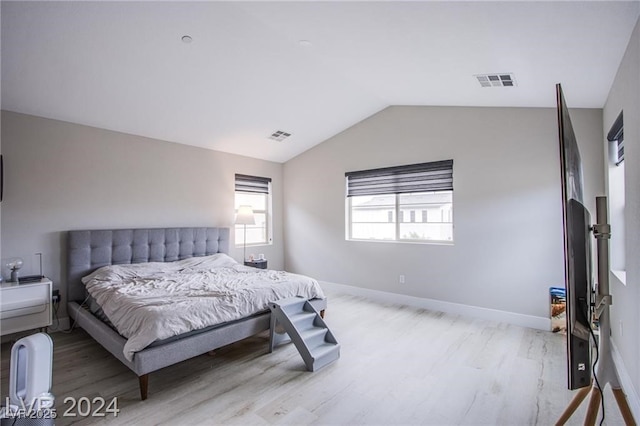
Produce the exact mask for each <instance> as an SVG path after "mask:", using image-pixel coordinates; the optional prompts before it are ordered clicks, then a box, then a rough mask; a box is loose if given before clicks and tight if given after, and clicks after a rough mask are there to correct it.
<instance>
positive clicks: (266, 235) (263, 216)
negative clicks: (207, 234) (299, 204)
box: [235, 174, 272, 247]
mask: <svg viewBox="0 0 640 426" xmlns="http://www.w3.org/2000/svg"><path fill="white" fill-rule="evenodd" d="M240 206H251V208H252V209H253V216H254V218H255V225H246V229H247V236H246V237H247V240H246V241H247V245H263V244H271V242H272V234H271V178H264V177H258V176H248V175H238V174H237V175H236V190H235V212H236V214H237V213H238V208H239V207H240ZM244 230H245V225H236V228H235V234H236V235H235V241H236V246H237V247H241V246H242V245H243V243H244V237H245V236H244Z"/></svg>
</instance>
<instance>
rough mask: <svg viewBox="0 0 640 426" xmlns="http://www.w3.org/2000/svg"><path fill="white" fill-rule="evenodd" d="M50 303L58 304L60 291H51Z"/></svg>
mask: <svg viewBox="0 0 640 426" xmlns="http://www.w3.org/2000/svg"><path fill="white" fill-rule="evenodd" d="M51 301H52V302H53V303H58V302H59V301H60V290H53V291H52V292H51Z"/></svg>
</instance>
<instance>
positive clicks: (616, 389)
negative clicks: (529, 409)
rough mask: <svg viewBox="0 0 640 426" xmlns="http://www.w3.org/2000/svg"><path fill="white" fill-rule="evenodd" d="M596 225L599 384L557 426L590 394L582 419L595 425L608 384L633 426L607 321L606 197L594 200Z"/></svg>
mask: <svg viewBox="0 0 640 426" xmlns="http://www.w3.org/2000/svg"><path fill="white" fill-rule="evenodd" d="M596 222H597V223H596V225H594V226H593V228H592V229H593V235H594V237H595V238H596V243H597V253H598V293H597V296H596V303H597V306H596V315H597V316H598V320H599V322H600V337H599V338H598V356H599V358H598V363H597V366H596V371H595V377H596V378H597V380H598V383H599V384H600V388H598V383H594V382H592V383H591V385H590V386H586V387H584V388H582V389H580V390H579V391H578V393H577V394H576V396H574V397H573V399H572V400H571V402H570V403H569V405H568V406H567V408H566V409H565V410H564V412H563V413H562V416H560V419H558V421H557V422H556V425H558V426H559V425H564V424H565V423H566V422H567V420H569V418H570V417H571V416H572V415H573V413H574V412H575V411H576V409H577V408H578V407H579V406H580V404H581V403H582V401H583V400H584V399H585V398H586V397H587V395H588V394H589V393H591V398H590V399H589V405H588V407H587V415H586V417H585V419H584V424H585V425H595V423H596V419H597V417H598V409H599V408H600V404H601V402H602V394H601V392H600V391H601V390H602V392H604V390H605V388H606V386H607V384H609V385H610V386H611V391H612V392H613V396H614V397H615V399H616V403H617V404H618V409H619V410H620V413H621V414H622V418H623V419H624V422H625V424H626V425H635V424H636V422H635V420H634V419H633V414H632V413H631V409H630V408H629V404H628V403H627V398H626V396H625V394H624V392H623V390H622V386H620V379H619V377H618V372H617V370H616V365H615V364H614V363H613V357H612V356H611V319H610V318H609V306H610V305H611V295H610V293H609V238H611V232H610V227H609V223H608V218H607V197H596Z"/></svg>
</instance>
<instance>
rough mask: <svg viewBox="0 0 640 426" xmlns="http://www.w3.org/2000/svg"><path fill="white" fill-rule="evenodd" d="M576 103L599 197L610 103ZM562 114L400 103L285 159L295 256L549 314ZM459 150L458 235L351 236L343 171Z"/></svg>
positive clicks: (380, 280) (347, 279) (378, 286)
mask: <svg viewBox="0 0 640 426" xmlns="http://www.w3.org/2000/svg"><path fill="white" fill-rule="evenodd" d="M549 91H550V92H551V93H550V96H554V95H553V93H554V88H553V87H550V88H549ZM565 96H566V98H567V102H568V103H569V105H571V93H565ZM571 115H572V120H573V124H574V128H575V131H576V136H577V139H578V142H579V145H580V149H581V153H582V157H583V163H584V165H585V185H586V194H585V195H586V200H587V201H588V202H587V205H588V207H590V208H591V209H593V208H594V207H593V206H594V205H595V202H594V201H593V198H594V196H595V195H601V194H602V193H603V190H604V188H603V182H604V177H603V163H602V162H603V153H602V149H601V147H602V133H603V131H602V111H601V110H599V109H592V110H572V111H571ZM556 123H557V121H556V112H555V110H554V109H540V108H462V107H400V106H398V107H389V108H387V109H385V110H383V111H381V112H380V113H378V114H376V115H374V116H372V117H370V118H368V119H367V120H364V121H362V122H360V123H358V124H357V125H355V126H353V127H352V128H350V129H348V130H346V131H344V132H342V133H341V134H339V135H337V136H335V137H333V138H331V139H329V140H327V141H325V142H324V143H322V144H320V145H318V146H316V147H315V148H313V149H311V150H309V151H307V152H305V153H303V154H301V155H300V156H298V157H296V158H294V159H292V160H290V161H288V162H287V163H285V167H284V181H285V185H284V192H285V225H284V226H285V266H286V268H287V269H288V270H292V271H294V272H299V273H304V274H308V275H311V276H314V277H316V278H318V279H320V280H323V281H328V282H333V283H338V284H348V285H352V286H357V287H362V288H367V289H372V290H380V291H386V292H391V293H398V294H403V295H408V296H415V297H420V298H428V299H435V300H440V301H445V302H453V303H459V304H464V305H472V306H477V307H482V308H490V309H497V310H500V311H509V312H515V313H518V314H522V315H530V316H535V317H544V318H547V317H548V315H549V306H548V303H549V287H550V286H562V285H563V283H564V272H563V271H564V269H563V243H562V211H561V192H560V166H559V148H558V131H557V124H556ZM450 158H452V159H453V160H454V212H453V214H454V226H455V229H454V240H455V243H454V245H453V246H447V245H434V244H429V245H427V244H410V243H400V244H399V243H381V242H356V241H345V198H344V193H345V191H344V186H345V180H344V179H345V177H344V174H345V172H348V171H354V170H363V169H370V168H376V167H384V166H394V165H401V164H412V163H419V162H427V161H436V160H444V159H450ZM594 211H595V210H594ZM399 274H403V275H405V277H406V284H402V285H401V284H398V275H399Z"/></svg>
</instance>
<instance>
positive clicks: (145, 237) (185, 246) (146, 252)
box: [67, 228, 229, 302]
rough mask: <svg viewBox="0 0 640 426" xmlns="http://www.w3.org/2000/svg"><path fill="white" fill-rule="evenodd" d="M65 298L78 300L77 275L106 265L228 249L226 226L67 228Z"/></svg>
mask: <svg viewBox="0 0 640 426" xmlns="http://www.w3.org/2000/svg"><path fill="white" fill-rule="evenodd" d="M68 237H69V238H68V256H67V261H68V269H67V280H68V289H67V300H68V301H78V302H82V301H83V300H84V299H85V297H86V291H85V288H84V285H83V284H82V281H81V278H82V277H84V276H85V275H88V274H89V273H91V272H93V271H94V270H96V269H97V268H100V267H102V266H106V265H118V264H127V263H144V262H172V261H174V260H181V259H186V258H188V257H195V256H206V255H210V254H215V253H228V252H229V228H152V229H112V230H95V231H69V236H68Z"/></svg>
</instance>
